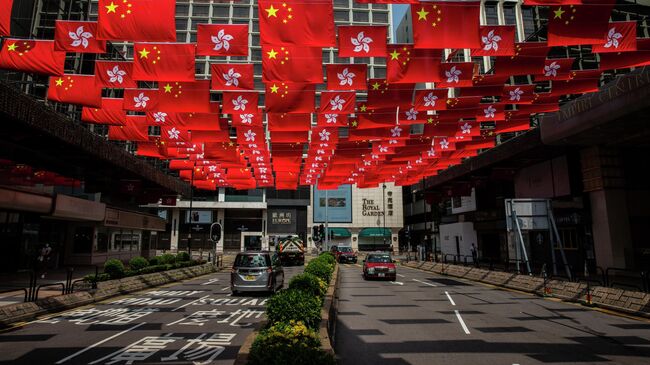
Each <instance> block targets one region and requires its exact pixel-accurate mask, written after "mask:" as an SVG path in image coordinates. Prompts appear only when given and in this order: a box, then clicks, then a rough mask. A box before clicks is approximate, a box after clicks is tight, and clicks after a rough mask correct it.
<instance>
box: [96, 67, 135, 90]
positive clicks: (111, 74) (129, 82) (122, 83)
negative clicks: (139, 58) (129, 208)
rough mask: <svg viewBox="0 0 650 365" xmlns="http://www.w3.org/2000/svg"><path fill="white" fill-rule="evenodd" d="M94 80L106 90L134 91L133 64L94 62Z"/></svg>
mask: <svg viewBox="0 0 650 365" xmlns="http://www.w3.org/2000/svg"><path fill="white" fill-rule="evenodd" d="M95 80H96V81H97V84H99V85H101V86H102V87H106V88H115V89H134V88H136V87H138V83H137V82H135V81H134V80H133V62H120V61H95Z"/></svg>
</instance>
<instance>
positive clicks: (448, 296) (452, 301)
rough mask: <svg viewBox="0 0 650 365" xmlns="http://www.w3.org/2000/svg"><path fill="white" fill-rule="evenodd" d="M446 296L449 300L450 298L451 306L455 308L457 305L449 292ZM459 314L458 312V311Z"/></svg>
mask: <svg viewBox="0 0 650 365" xmlns="http://www.w3.org/2000/svg"><path fill="white" fill-rule="evenodd" d="M445 294H446V295H447V298H449V301H450V302H451V305H454V306H455V305H456V303H455V302H454V300H453V299H451V295H449V292H447V291H446V292H445ZM457 312H458V311H457Z"/></svg>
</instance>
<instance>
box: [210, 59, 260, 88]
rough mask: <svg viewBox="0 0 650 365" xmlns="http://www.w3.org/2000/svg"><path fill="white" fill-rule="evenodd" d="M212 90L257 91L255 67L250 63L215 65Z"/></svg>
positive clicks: (211, 68)
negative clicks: (254, 77)
mask: <svg viewBox="0 0 650 365" xmlns="http://www.w3.org/2000/svg"><path fill="white" fill-rule="evenodd" d="M210 71H211V73H212V86H211V89H212V90H255V83H254V79H253V65H252V64H249V63H243V64H236V63H213V64H211V65H210Z"/></svg>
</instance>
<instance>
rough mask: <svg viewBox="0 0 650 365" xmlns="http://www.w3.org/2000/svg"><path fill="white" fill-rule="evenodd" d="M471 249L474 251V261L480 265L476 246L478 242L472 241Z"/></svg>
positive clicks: (476, 264)
mask: <svg viewBox="0 0 650 365" xmlns="http://www.w3.org/2000/svg"><path fill="white" fill-rule="evenodd" d="M471 251H472V262H473V263H474V265H475V266H478V249H477V248H476V244H474V243H472V247H471Z"/></svg>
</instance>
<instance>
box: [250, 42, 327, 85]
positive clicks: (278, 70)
mask: <svg viewBox="0 0 650 365" xmlns="http://www.w3.org/2000/svg"><path fill="white" fill-rule="evenodd" d="M322 63H323V53H322V49H321V48H316V47H296V46H288V45H287V46H280V47H277V46H262V81H263V82H266V83H269V82H292V83H304V84H320V83H322V82H323V66H322Z"/></svg>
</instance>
